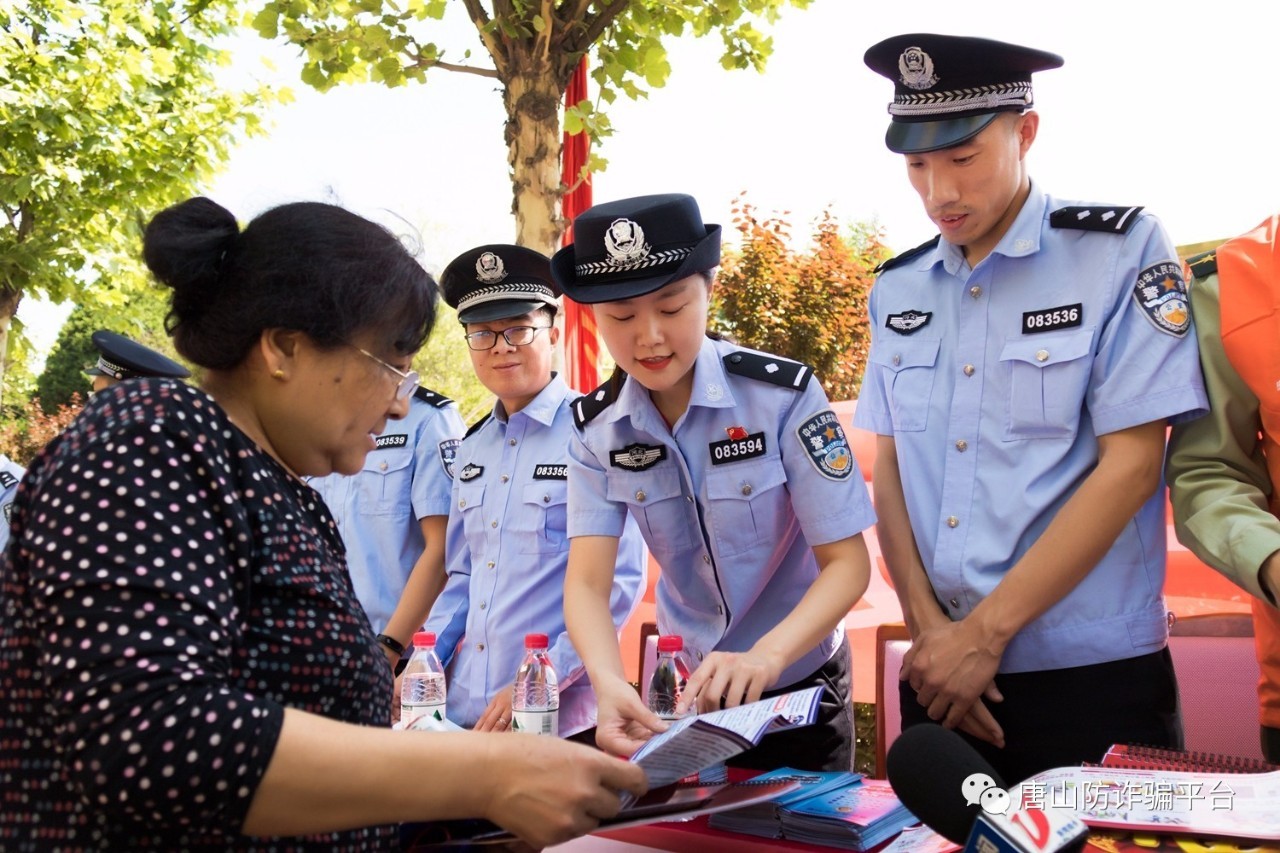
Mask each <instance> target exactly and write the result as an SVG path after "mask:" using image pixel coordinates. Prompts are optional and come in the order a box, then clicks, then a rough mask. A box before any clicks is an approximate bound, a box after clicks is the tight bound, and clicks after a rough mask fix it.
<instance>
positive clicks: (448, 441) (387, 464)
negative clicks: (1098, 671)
mask: <svg viewBox="0 0 1280 853" xmlns="http://www.w3.org/2000/svg"><path fill="white" fill-rule="evenodd" d="M432 396H435V395H432ZM437 399H443V398H437ZM410 401H411V402H410V403H409V412H408V414H406V415H405V416H404V417H403V418H401V419H400V420H398V421H387V425H386V427H384V428H383V430H382V434H381V435H379V436H378V439H377V441H378V449H377V450H374V451H373V452H371V453H370V454H369V455H368V457H366V458H365V461H364V469H363V470H361V471H360V473H358V474H353V475H351V476H344V475H342V474H329V475H328V476H325V477H314V478H312V479H311V480H310V481H309V482H310V485H311V487H312V488H314V489H315V490H316V491H318V492H319V493H320V495H321V496H322V497H323V498H324V502H325V505H326V506H328V508H329V512H330V513H331V514H332V515H333V518H334V521H336V522H337V523H338V530H339V531H340V532H341V534H342V541H343V542H344V543H345V544H346V547H347V568H348V570H349V571H350V572H351V583H352V585H353V586H354V587H355V591H356V598H358V599H359V600H360V603H361V604H362V605H363V606H364V610H365V613H367V614H368V616H369V622H370V624H371V625H372V626H373V630H374V632H376V633H381V632H382V631H383V630H384V629H385V628H386V627H387V621H388V620H390V619H391V614H393V613H394V612H395V609H396V605H397V604H399V603H400V595H401V593H403V592H404V585H405V583H406V582H407V581H408V580H409V575H410V574H411V573H412V572H413V566H414V564H415V563H416V562H417V561H418V558H419V557H421V556H422V549H423V548H424V547H425V546H426V542H425V540H424V539H423V538H422V525H421V524H419V521H420V520H421V519H423V518H427V517H429V516H433V515H441V516H444V515H448V514H449V492H450V489H451V488H452V487H453V481H452V478H451V475H450V468H451V467H452V464H453V456H454V453H456V452H457V449H458V441H459V439H461V437H462V433H463V430H464V429H465V427H464V426H463V423H462V418H461V417H459V415H458V410H457V407H455V406H454V405H453V403H451V402H449V403H446V404H445V405H443V406H439V407H438V406H436V405H435V404H434V403H427V402H423V401H422V400H421V399H419V398H418V397H417V396H414V397H411V398H410Z"/></svg>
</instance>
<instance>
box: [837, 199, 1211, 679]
mask: <svg viewBox="0 0 1280 853" xmlns="http://www.w3.org/2000/svg"><path fill="white" fill-rule="evenodd" d="M1068 205H1074V203H1067V202H1060V201H1056V200H1054V199H1052V198H1050V197H1048V196H1046V195H1044V194H1042V193H1041V192H1039V190H1038V188H1037V187H1036V185H1035V184H1034V183H1033V184H1032V187H1031V195H1030V197H1029V198H1028V199H1027V202H1026V204H1025V205H1023V208H1022V210H1021V212H1020V213H1019V214H1018V217H1017V219H1016V220H1015V221H1014V223H1013V225H1012V226H1011V227H1010V229H1009V231H1008V233H1007V234H1005V235H1004V237H1003V239H1001V241H1000V243H999V244H998V245H997V246H996V247H995V249H994V250H993V251H992V253H991V254H990V255H989V256H988V257H987V258H985V259H984V260H983V261H982V262H981V263H979V264H978V267H977V269H973V270H971V269H969V267H968V265H967V264H966V262H965V261H964V257H963V254H962V253H961V251H960V249H959V248H957V247H955V246H952V245H949V244H948V243H946V242H945V241H943V242H939V243H938V245H936V246H934V247H930V248H928V249H925V250H923V251H922V252H921V253H920V254H919V255H917V256H916V257H913V258H910V259H907V260H904V261H903V262H902V263H900V264H898V265H895V266H893V267H892V268H890V269H886V270H885V271H884V272H883V274H881V276H880V278H879V280H878V281H877V282H876V284H875V286H874V287H873V288H872V291H871V299H870V308H871V322H872V343H871V353H870V363H869V364H868V366H867V372H866V376H865V378H864V380H863V386H862V392H861V395H860V397H859V399H858V409H857V413H856V415H855V418H854V422H855V424H856V425H858V426H860V427H864V428H867V429H870V430H873V431H875V432H877V433H879V434H881V435H892V436H893V437H894V440H895V442H896V444H897V451H898V465H899V468H900V470H901V475H902V488H903V491H904V493H905V496H906V501H907V508H908V513H909V515H910V517H911V526H912V531H913V533H914V534H915V540H916V544H917V546H918V547H919V551H920V556H921V559H922V560H923V561H924V565H925V568H926V570H927V572H928V574H929V579H930V581H931V582H932V584H933V588H934V591H935V593H936V594H937V596H938V599H939V601H940V603H942V604H943V606H944V607H945V608H946V609H947V610H948V612H949V613H950V615H951V617H952V618H953V619H960V618H963V617H964V616H966V615H967V614H969V613H970V612H971V611H972V610H973V608H974V607H975V606H976V605H977V604H978V602H979V601H981V600H982V598H983V597H984V596H986V595H987V594H989V593H990V592H991V590H992V589H994V588H995V586H996V584H997V583H998V582H999V581H1000V579H1001V578H1003V577H1004V575H1005V573H1006V572H1007V571H1008V570H1009V569H1010V568H1011V567H1012V566H1013V565H1014V564H1015V563H1016V562H1017V561H1018V560H1019V559H1020V558H1021V557H1022V555H1023V554H1025V553H1026V551H1027V549H1028V548H1030V547H1031V545H1032V544H1033V543H1034V542H1035V541H1036V539H1037V538H1039V536H1040V535H1041V534H1042V533H1043V532H1044V530H1045V528H1046V527H1047V526H1048V525H1049V523H1050V521H1052V519H1053V518H1054V516H1055V515H1056V514H1057V512H1058V510H1060V509H1061V508H1062V506H1063V504H1064V503H1066V501H1067V500H1068V498H1070V497H1071V495H1072V494H1073V493H1074V492H1075V490H1076V488H1077V487H1078V486H1079V484H1080V482H1081V481H1082V480H1083V479H1084V478H1085V477H1086V476H1087V475H1088V474H1089V472H1090V471H1091V470H1092V469H1093V467H1094V465H1095V464H1097V461H1098V439H1097V436H1099V435H1104V434H1106V433H1111V432H1116V431H1119V430H1123V429H1127V428H1129V427H1134V426H1138V425H1140V424H1144V423H1148V422H1150V421H1157V420H1161V419H1164V418H1169V419H1172V420H1178V419H1181V418H1184V417H1192V416H1195V415H1197V414H1200V413H1203V412H1204V411H1205V410H1206V407H1207V402H1206V398H1205V393H1204V388H1203V384H1202V382H1201V377H1200V366H1199V361H1198V358H1197V352H1196V345H1195V336H1194V335H1193V334H1191V333H1190V320H1189V318H1188V317H1187V313H1186V312H1187V310H1188V309H1187V307H1186V305H1187V300H1186V293H1185V287H1184V285H1183V282H1182V276H1181V272H1180V265H1179V263H1178V258H1177V254H1176V252H1175V251H1174V247H1173V245H1172V244H1171V242H1170V241H1169V238H1168V237H1167V236H1166V234H1165V233H1164V230H1163V229H1162V228H1161V227H1160V224H1159V222H1158V221H1157V220H1156V218H1155V217H1153V216H1151V215H1149V214H1145V213H1141V212H1139V210H1138V209H1134V208H1128V209H1126V208H1109V207H1105V206H1090V205H1080V206H1078V207H1076V206H1072V208H1071V210H1069V211H1066V212H1065V213H1064V212H1059V213H1058V214H1057V216H1056V217H1055V219H1054V220H1053V221H1054V222H1055V223H1057V224H1056V225H1051V223H1050V215H1051V214H1052V213H1053V212H1054V211H1061V209H1063V208H1065V207H1067V206H1068ZM1064 220H1065V221H1064ZM1082 222H1086V223H1087V222H1097V223H1098V224H1099V225H1100V226H1103V227H1108V228H1109V230H1107V231H1098V230H1085V229H1082V228H1081V227H1080V223H1082ZM1164 502H1165V501H1164V487H1163V485H1161V487H1160V488H1159V489H1158V490H1157V492H1156V494H1155V495H1154V496H1152V498H1151V499H1150V500H1149V501H1147V503H1146V504H1145V505H1144V506H1143V507H1142V509H1141V510H1139V512H1138V514H1137V516H1136V517H1135V518H1134V519H1133V520H1132V521H1130V522H1129V524H1128V525H1126V527H1125V529H1124V531H1123V532H1122V533H1121V534H1120V536H1119V538H1118V539H1117V541H1116V542H1115V544H1114V545H1113V546H1112V548H1111V550H1110V551H1108V552H1107V554H1106V556H1104V557H1103V559H1102V560H1101V562H1100V563H1099V564H1098V566H1097V567H1096V568H1094V569H1093V571H1092V572H1091V573H1090V574H1089V575H1088V576H1087V577H1086V578H1085V579H1084V580H1083V581H1082V582H1081V583H1080V584H1079V586H1077V587H1076V588H1075V589H1074V590H1073V591H1072V592H1071V593H1069V594H1068V595H1067V596H1066V598H1064V599H1063V600H1061V601H1060V602H1058V604H1056V605H1055V606H1053V607H1052V608H1050V609H1049V610H1048V611H1047V612H1046V613H1044V614H1043V615H1042V616H1041V617H1040V618H1039V619H1037V620H1035V621H1034V622H1032V623H1031V624H1029V625H1028V626H1026V627H1025V628H1024V629H1023V630H1022V631H1021V632H1019V634H1018V635H1017V636H1016V637H1015V638H1014V639H1013V641H1012V642H1011V643H1010V644H1009V646H1008V647H1007V649H1006V650H1005V654H1004V657H1003V659H1002V661H1001V666H1000V671H1001V672H1024V671H1034V670H1043V669H1058V668H1062V667H1071V666H1083V665H1088V664H1095V663H1103V662H1106V661H1111V660H1120V659H1123V658H1128V657H1135V656H1137V655H1140V654H1145V653H1148V652H1152V651H1156V650H1158V649H1160V648H1162V647H1163V646H1164V644H1165V639H1166V634H1167V625H1166V615H1165V606H1164V601H1163V598H1162V594H1161V590H1162V588H1163V585H1164V569H1165V547H1166V546H1165V510H1164ZM1082 535H1083V531H1082Z"/></svg>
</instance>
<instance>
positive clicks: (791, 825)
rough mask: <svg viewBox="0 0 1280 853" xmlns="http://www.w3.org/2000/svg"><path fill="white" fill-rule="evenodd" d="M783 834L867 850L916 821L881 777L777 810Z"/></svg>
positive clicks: (787, 836)
mask: <svg viewBox="0 0 1280 853" xmlns="http://www.w3.org/2000/svg"><path fill="white" fill-rule="evenodd" d="M779 816H780V818H781V823H782V837H783V838H788V839H791V840H792V841H802V842H806V843H809V844H825V845H828V846H831V847H841V848H843V849H845V850H857V851H864V850H870V849H871V848H872V847H875V846H876V845H878V844H881V843H882V842H884V841H887V840H888V839H890V838H892V837H893V836H895V835H897V834H898V833H899V832H901V831H902V830H903V829H905V828H906V827H908V826H910V825H912V824H914V823H918V822H919V821H918V820H917V819H916V818H915V817H914V816H912V814H911V813H910V812H909V811H907V809H906V807H905V806H903V805H902V802H901V801H900V800H899V799H898V796H897V795H896V794H895V793H894V792H893V789H892V788H890V787H889V783H888V782H886V781H884V780H881V779H867V780H864V781H863V782H862V783H861V784H858V785H852V786H846V787H843V788H838V789H836V790H833V791H828V792H826V793H823V794H815V795H814V796H810V797H806V798H804V799H803V800H800V801H799V802H795V803H791V804H789V805H787V806H785V807H783V808H782V809H781V810H780V811H779Z"/></svg>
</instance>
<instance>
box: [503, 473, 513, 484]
mask: <svg viewBox="0 0 1280 853" xmlns="http://www.w3.org/2000/svg"><path fill="white" fill-rule="evenodd" d="M501 479H502V482H504V483H505V482H507V480H510V479H511V478H510V477H508V476H507V475H506V474H503V475H502V478H501Z"/></svg>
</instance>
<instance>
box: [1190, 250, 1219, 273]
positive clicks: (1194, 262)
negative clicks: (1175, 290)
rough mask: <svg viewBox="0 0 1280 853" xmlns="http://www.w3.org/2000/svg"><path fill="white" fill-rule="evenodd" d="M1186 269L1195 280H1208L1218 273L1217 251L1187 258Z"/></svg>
mask: <svg viewBox="0 0 1280 853" xmlns="http://www.w3.org/2000/svg"><path fill="white" fill-rule="evenodd" d="M1187 269H1189V270H1191V274H1192V275H1193V276H1195V277H1196V278H1208V277H1209V276H1211V275H1214V274H1215V273H1216V272H1217V271H1218V250H1217V249H1210V250H1209V251H1207V252H1201V253H1200V254H1198V255H1192V256H1191V257H1189V258H1187Z"/></svg>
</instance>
